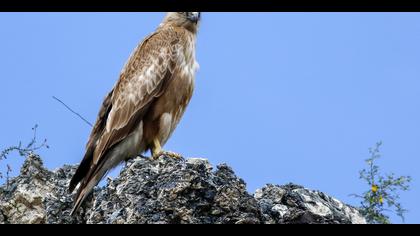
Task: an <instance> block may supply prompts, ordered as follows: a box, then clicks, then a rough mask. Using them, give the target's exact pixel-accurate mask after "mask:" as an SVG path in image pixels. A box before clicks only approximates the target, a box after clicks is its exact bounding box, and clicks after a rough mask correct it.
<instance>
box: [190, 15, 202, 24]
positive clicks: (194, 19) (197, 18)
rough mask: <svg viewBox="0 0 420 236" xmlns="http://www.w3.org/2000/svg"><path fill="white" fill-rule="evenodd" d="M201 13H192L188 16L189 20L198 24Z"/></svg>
mask: <svg viewBox="0 0 420 236" xmlns="http://www.w3.org/2000/svg"><path fill="white" fill-rule="evenodd" d="M200 15H201V13H200V12H191V14H190V15H189V16H188V20H190V21H192V22H194V23H197V22H198V21H199V20H200Z"/></svg>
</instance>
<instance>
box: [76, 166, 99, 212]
mask: <svg viewBox="0 0 420 236" xmlns="http://www.w3.org/2000/svg"><path fill="white" fill-rule="evenodd" d="M105 172H106V171H105ZM105 172H103V173H102V174H101V173H96V174H95V175H93V177H92V178H89V179H87V180H86V181H83V183H82V184H81V185H80V187H79V189H78V191H77V194H76V198H75V201H74V206H73V209H72V211H71V213H70V215H71V216H74V215H75V214H76V212H77V210H78V209H79V208H80V206H81V205H82V203H83V202H84V201H85V200H86V198H87V197H88V196H89V194H90V193H91V192H92V190H93V188H94V187H95V186H96V185H97V184H98V183H99V181H101V179H102V177H103V176H104V175H105Z"/></svg>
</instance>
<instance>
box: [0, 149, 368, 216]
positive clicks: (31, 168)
mask: <svg viewBox="0 0 420 236" xmlns="http://www.w3.org/2000/svg"><path fill="white" fill-rule="evenodd" d="M75 170H76V166H70V165H66V166H64V167H62V168H60V169H57V170H55V171H49V170H47V169H45V168H44V167H43V164H42V160H41V158H40V157H39V156H36V155H30V156H29V157H28V158H27V159H26V161H25V163H24V165H23V167H22V169H21V172H20V175H19V176H17V177H16V178H13V179H11V180H10V181H9V183H7V184H5V185H4V186H2V187H0V223H11V224H13V223H30V224H39V223H48V224H74V223H89V224H133V223H147V224H179V223H192V224H300V223H345V224H352V223H353V224H363V223H366V220H365V219H364V218H363V217H362V216H361V214H360V213H359V211H358V210H357V209H356V208H354V207H351V206H348V205H346V204H344V203H342V202H340V201H338V200H336V199H334V198H332V197H329V196H327V195H325V194H324V193H322V192H319V191H311V190H308V189H305V188H303V187H301V186H298V185H294V184H288V185H284V186H278V185H266V186H265V187H263V188H262V189H259V190H257V191H256V193H255V194H254V195H251V194H249V193H248V192H247V191H246V184H245V182H244V181H243V180H242V179H240V178H238V177H237V176H236V175H235V173H234V172H233V170H232V169H231V168H230V167H229V166H227V165H225V164H222V165H219V166H217V168H216V170H213V168H212V166H211V165H210V164H209V162H208V161H207V160H205V159H186V160H185V159H181V160H174V159H170V158H166V157H163V156H162V157H160V158H159V159H158V160H155V161H153V160H150V159H148V158H143V157H137V158H135V159H133V160H131V161H129V162H127V163H126V165H125V167H124V168H123V170H122V171H121V173H120V175H119V176H118V177H117V178H116V179H113V180H112V179H108V180H107V184H106V186H104V187H97V188H96V189H95V191H94V193H93V194H92V196H91V197H90V198H89V199H88V200H87V201H86V204H84V207H83V208H82V209H81V210H80V212H79V214H78V215H77V216H76V217H71V216H70V215H69V214H70V211H71V208H72V202H73V195H71V194H69V193H68V191H67V187H68V183H69V181H70V178H71V176H72V174H73V173H74V172H75Z"/></svg>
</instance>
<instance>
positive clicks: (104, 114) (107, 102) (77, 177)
mask: <svg viewBox="0 0 420 236" xmlns="http://www.w3.org/2000/svg"><path fill="white" fill-rule="evenodd" d="M113 92H114V90H112V91H111V92H109V93H108V95H107V96H106V97H105V99H104V101H103V103H102V106H101V109H100V110H99V114H98V118H97V119H96V122H95V125H94V126H93V129H92V132H91V134H90V137H89V141H88V142H87V144H86V152H85V156H84V157H83V160H82V162H81V163H80V165H79V167H78V168H77V170H76V172H75V173H74V175H73V177H72V179H71V181H70V185H69V192H73V190H74V189H75V188H76V186H77V184H78V183H79V182H80V181H81V180H82V179H83V178H84V177H85V175H86V173H87V172H89V169H90V166H91V162H92V156H93V152H94V151H95V147H96V142H97V141H98V139H99V138H100V136H101V135H102V133H103V130H104V128H105V125H106V121H107V118H108V115H109V112H110V111H111V108H112V102H111V98H112V94H113Z"/></svg>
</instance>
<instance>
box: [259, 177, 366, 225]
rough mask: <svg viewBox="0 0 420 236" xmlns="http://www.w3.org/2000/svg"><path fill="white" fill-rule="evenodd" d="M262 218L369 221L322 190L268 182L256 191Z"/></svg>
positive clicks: (305, 221)
mask: <svg viewBox="0 0 420 236" xmlns="http://www.w3.org/2000/svg"><path fill="white" fill-rule="evenodd" d="M254 197H255V199H257V201H258V203H259V205H260V209H261V211H262V214H263V221H264V222H265V223H272V224H284V223H286V224H296V223H298V224H310V223H315V224H366V220H365V218H363V217H362V215H361V214H360V212H359V211H358V210H357V209H356V208H354V207H351V206H349V205H346V204H344V203H342V202H340V201H338V200H336V199H334V198H332V197H329V196H327V195H325V194H324V193H322V192H319V191H312V190H308V189H306V188H303V187H302V186H298V185H294V184H287V185H284V186H278V185H271V184H269V185H266V186H265V187H264V188H262V189H258V190H257V191H256V193H255V194H254Z"/></svg>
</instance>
